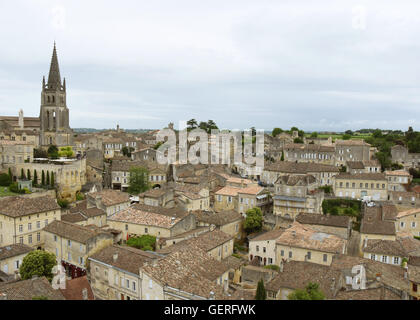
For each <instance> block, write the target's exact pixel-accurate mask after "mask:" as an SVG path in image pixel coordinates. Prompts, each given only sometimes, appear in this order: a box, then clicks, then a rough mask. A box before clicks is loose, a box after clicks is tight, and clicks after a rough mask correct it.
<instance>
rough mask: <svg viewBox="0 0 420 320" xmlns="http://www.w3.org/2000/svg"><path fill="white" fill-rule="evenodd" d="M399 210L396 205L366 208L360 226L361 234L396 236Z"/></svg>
mask: <svg viewBox="0 0 420 320" xmlns="http://www.w3.org/2000/svg"><path fill="white" fill-rule="evenodd" d="M396 214H397V209H396V207H395V206H394V205H388V204H385V205H381V206H375V207H366V208H365V213H364V217H363V219H362V223H361V226H360V233H366V234H385V235H395V223H394V221H393V220H394V218H395V216H396Z"/></svg>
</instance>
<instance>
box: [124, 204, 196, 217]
mask: <svg viewBox="0 0 420 320" xmlns="http://www.w3.org/2000/svg"><path fill="white" fill-rule="evenodd" d="M131 207H132V208H134V209H136V210H140V211H144V212H151V213H156V214H161V215H164V216H169V217H175V218H183V217H185V216H187V215H189V212H188V211H187V210H185V209H183V208H179V207H174V208H164V207H160V206H148V205H146V204H138V203H137V204H133V205H132V206H131Z"/></svg>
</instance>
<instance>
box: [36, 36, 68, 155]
mask: <svg viewBox="0 0 420 320" xmlns="http://www.w3.org/2000/svg"><path fill="white" fill-rule="evenodd" d="M39 117H40V120H41V145H42V146H49V145H56V146H57V147H62V146H69V145H72V144H73V139H72V138H73V131H72V130H71V128H70V126H69V109H68V108H67V102H66V79H65V78H64V79H63V83H61V77H60V68H59V66H58V58H57V50H56V47H55V43H54V50H53V54H52V58H51V65H50V73H49V74H48V82H47V83H45V77H43V79H42V92H41V110H40V116H39Z"/></svg>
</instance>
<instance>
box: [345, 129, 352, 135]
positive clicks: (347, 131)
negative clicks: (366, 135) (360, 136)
mask: <svg viewBox="0 0 420 320" xmlns="http://www.w3.org/2000/svg"><path fill="white" fill-rule="evenodd" d="M344 133H345V134H348V135H351V136H352V135H353V134H354V133H353V131H351V130H346V132H344Z"/></svg>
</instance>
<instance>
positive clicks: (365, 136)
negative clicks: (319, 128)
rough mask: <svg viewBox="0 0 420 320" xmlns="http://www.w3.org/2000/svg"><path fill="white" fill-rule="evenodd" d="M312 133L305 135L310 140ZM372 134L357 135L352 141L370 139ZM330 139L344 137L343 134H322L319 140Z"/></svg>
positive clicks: (319, 135)
mask: <svg viewBox="0 0 420 320" xmlns="http://www.w3.org/2000/svg"><path fill="white" fill-rule="evenodd" d="M310 135H311V134H310V133H305V137H307V138H309V137H310ZM370 136H371V134H355V135H353V136H352V137H351V139H366V138H368V137H370ZM328 137H332V138H333V139H342V138H343V135H342V134H321V133H318V138H328Z"/></svg>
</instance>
